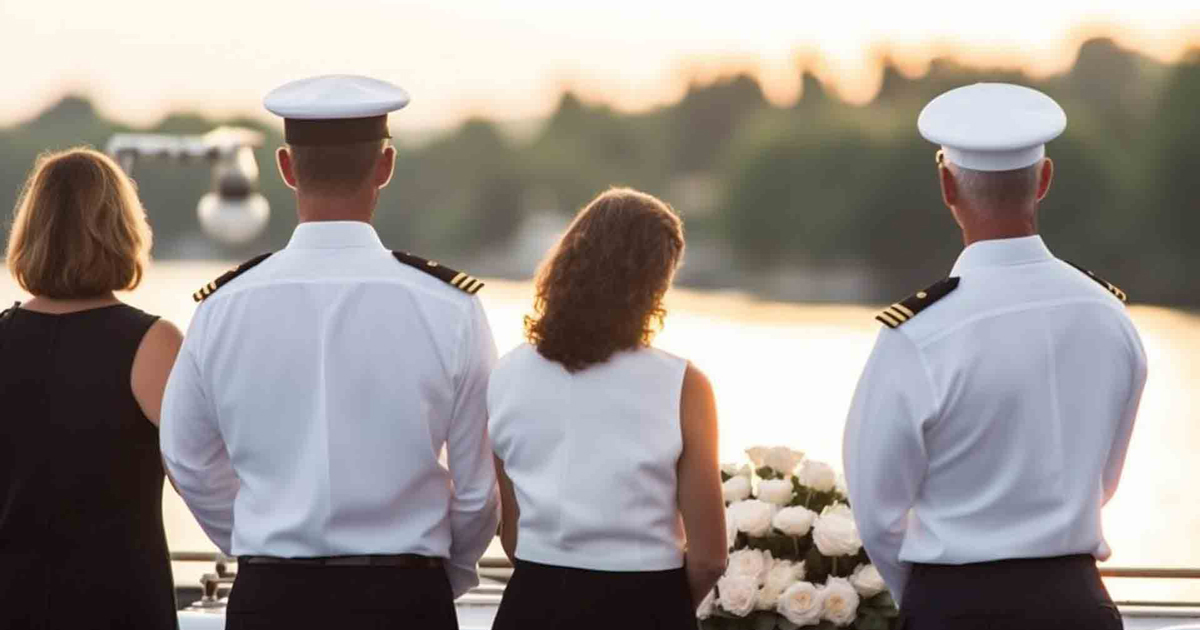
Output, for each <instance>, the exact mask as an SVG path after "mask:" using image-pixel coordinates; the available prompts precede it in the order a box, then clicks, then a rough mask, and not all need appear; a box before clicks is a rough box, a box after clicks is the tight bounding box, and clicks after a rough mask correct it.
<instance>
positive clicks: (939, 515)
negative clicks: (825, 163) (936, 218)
mask: <svg viewBox="0 0 1200 630" xmlns="http://www.w3.org/2000/svg"><path fill="white" fill-rule="evenodd" d="M918 126H919V128H920V131H921V133H922V135H923V136H924V137H925V138H926V139H928V140H930V141H932V142H934V143H936V144H940V145H941V150H940V151H939V152H938V155H937V163H938V166H937V168H938V173H939V177H940V181H941V188H942V193H943V196H944V198H945V203H946V205H947V206H948V207H949V208H950V210H951V213H952V214H953V215H954V218H955V219H956V220H957V222H958V224H959V226H960V227H961V228H962V233H963V240H964V242H965V244H966V248H965V249H964V250H963V252H962V254H961V255H960V256H959V258H958V261H957V262H956V263H955V264H954V268H953V269H952V270H951V271H950V275H949V277H948V278H947V279H945V280H943V281H941V282H938V283H936V284H934V285H933V286H931V287H929V288H927V289H925V290H923V291H920V292H918V293H916V294H914V295H913V296H911V297H909V298H907V299H905V300H902V301H901V302H898V303H896V304H894V305H892V306H891V307H888V308H887V309H886V310H884V311H883V312H882V313H880V314H879V316H878V319H879V321H880V322H882V323H883V324H884V326H883V327H882V329H881V331H880V334H879V338H878V341H877V342H876V345H875V349H874V351H873V352H872V353H871V356H870V359H869V360H868V363H867V366H866V369H865V370H864V372H863V375H862V379H861V381H860V382H859V385H858V389H857V391H856V392H855V395H854V400H853V404H852V407H851V410H850V414H849V419H848V421H847V424H846V433H845V442H844V453H843V456H844V464H845V470H846V480H847V485H848V487H849V490H850V498H851V501H852V505H853V507H854V513H855V517H856V520H857V522H858V527H859V531H860V532H861V534H862V538H863V542H864V545H865V547H866V550H867V553H868V555H869V556H870V557H871V560H872V561H873V562H874V563H875V564H876V565H877V566H878V568H879V570H880V573H882V575H883V577H884V579H885V580H886V582H887V584H888V587H889V588H890V589H891V591H892V593H893V595H894V596H895V597H896V599H897V600H899V601H901V616H902V619H903V623H904V624H905V625H904V627H905V628H908V629H909V630H926V629H932V628H955V629H957V630H963V629H972V628H983V627H987V628H1022V629H1033V628H1090V629H1097V628H1120V627H1121V618H1120V616H1119V614H1118V613H1117V611H1116V608H1115V607H1114V606H1113V605H1112V601H1111V600H1110V599H1109V597H1108V594H1107V592H1106V591H1105V589H1104V586H1103V584H1102V583H1101V581H1100V578H1099V576H1098V574H1097V570H1096V560H1104V559H1106V558H1108V556H1109V554H1110V551H1109V548H1108V545H1107V544H1106V543H1105V540H1104V536H1103V533H1102V532H1101V519H1100V509H1101V507H1102V506H1104V504H1105V503H1106V502H1107V501H1108V500H1109V499H1111V498H1112V496H1113V493H1114V492H1116V489H1117V482H1118V480H1119V479H1120V476H1121V468H1122V465H1123V464H1124V461H1125V453H1126V450H1127V448H1128V446H1129V439H1130V434H1131V432H1132V430H1133V423H1134V418H1135V416H1136V415H1137V409H1138V403H1139V401H1140V399H1141V395H1142V388H1143V386H1144V385H1145V382H1146V356H1145V353H1144V351H1143V348H1142V343H1141V341H1140V339H1139V337H1138V333H1137V330H1136V329H1135V328H1134V326H1133V323H1132V321H1130V318H1129V315H1128V314H1127V313H1126V311H1125V305H1124V304H1123V302H1124V301H1125V294H1124V293H1123V292H1122V291H1121V290H1120V289H1118V288H1116V287H1115V286H1114V285H1112V284H1110V283H1108V282H1107V281H1104V280H1102V279H1100V278H1099V276H1096V275H1094V274H1091V273H1090V272H1087V271H1084V270H1081V269H1080V268H1077V267H1075V266H1073V265H1072V264H1069V263H1067V262H1065V261H1062V260H1059V259H1057V258H1055V257H1054V255H1053V254H1052V253H1051V251H1050V249H1048V248H1047V246H1046V244H1045V243H1044V242H1043V241H1042V239H1041V237H1039V236H1038V234H1037V209H1038V204H1039V202H1040V201H1041V200H1042V198H1043V197H1044V196H1045V195H1046V193H1047V191H1048V189H1049V187H1050V180H1051V176H1052V175H1053V172H1054V169H1053V165H1052V163H1051V161H1050V159H1049V158H1047V157H1045V146H1044V145H1045V143H1046V142H1049V141H1050V140H1052V139H1053V138H1054V137H1056V136H1058V135H1059V134H1060V133H1061V132H1062V131H1063V129H1064V128H1065V126H1066V115H1065V114H1064V112H1063V111H1062V109H1061V108H1060V107H1059V106H1058V104H1057V103H1055V102H1054V101H1053V100H1052V99H1050V98H1049V97H1048V96H1046V95H1044V94H1042V93H1040V92H1037V91H1035V90H1032V89H1029V88H1025V87H1021V86H1015V85H1007V84H977V85H972V86H967V87H962V88H959V89H956V90H952V91H950V92H947V93H946V94H943V95H941V96H940V97H938V98H937V99H935V100H934V101H932V102H931V103H929V105H928V106H927V107H926V108H925V110H924V111H923V112H922V113H921V116H920V121H919V125H918Z"/></svg>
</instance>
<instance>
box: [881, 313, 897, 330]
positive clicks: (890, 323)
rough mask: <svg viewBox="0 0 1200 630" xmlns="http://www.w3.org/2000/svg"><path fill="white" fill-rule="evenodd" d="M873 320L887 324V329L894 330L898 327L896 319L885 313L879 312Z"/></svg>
mask: <svg viewBox="0 0 1200 630" xmlns="http://www.w3.org/2000/svg"><path fill="white" fill-rule="evenodd" d="M875 319H878V320H879V321H881V322H883V323H885V324H887V325H888V327H889V328H895V327H897V326H899V325H900V322H898V321H896V318H895V317H892V315H891V314H890V313H888V312H887V311H881V312H880V313H879V314H878V315H876V316H875Z"/></svg>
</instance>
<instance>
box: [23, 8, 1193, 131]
mask: <svg viewBox="0 0 1200 630" xmlns="http://www.w3.org/2000/svg"><path fill="white" fill-rule="evenodd" d="M1098 32H1099V33H1104V34H1108V35H1112V36H1115V37H1116V39H1117V40H1118V42H1120V43H1122V44H1123V45H1126V46H1131V47H1135V48H1137V49H1139V50H1142V51H1143V52H1146V53H1147V54H1150V55H1153V56H1155V57H1157V58H1160V59H1164V60H1171V59H1175V58H1177V57H1178V56H1179V55H1180V54H1182V53H1183V52H1184V50H1186V48H1187V45H1188V43H1189V42H1192V43H1194V44H1200V1H1197V0H1177V1H1174V2H1169V1H1161V0H1143V1H1139V2H1131V1H1123V2H1115V1H1106V0H1091V1H1086V0H1085V1H1075V0H1037V1H1027V0H1002V1H1000V2H995V3H987V2H978V1H977V0H948V1H947V0H939V1H937V2H924V1H916V0H887V1H886V2H855V1H853V0H843V1H841V2H833V3H831V2H828V1H827V0H822V1H820V2H807V1H805V0H782V1H779V2H755V1H753V0H742V1H741V2H727V1H725V2H704V1H702V0H688V1H682V0H680V1H675V0H607V1H606V2H603V3H598V2H589V3H579V2H573V1H571V0H554V1H546V2H532V1H524V2H523V1H519V0H515V1H510V2H500V1H495V2H483V1H465V0H459V1H446V2H408V1H401V0H337V1H331V0H292V1H290V2H280V1H276V0H270V1H267V0H201V1H199V2H177V1H175V0H109V1H96V0H71V1H68V0H0V60H3V61H0V79H2V83H0V84H2V85H3V86H4V87H3V89H2V90H0V125H7V124H12V123H15V122H19V121H21V120H23V119H26V118H28V117H30V116H33V115H35V114H36V113H37V112H38V111H40V110H41V109H42V108H44V107H45V106H46V105H47V104H49V103H51V102H53V101H54V100H56V99H57V98H58V97H60V96H61V95H62V94H64V93H65V92H68V91H75V92H83V93H86V94H90V95H92V96H93V97H94V98H95V99H96V101H97V104H98V105H99V107H100V108H101V110H102V112H103V113H105V114H106V115H109V116H112V117H115V118H118V119H121V120H125V121H128V122H132V123H136V124H149V123H152V122H154V121H155V120H157V119H158V118H160V117H161V116H162V115H163V114H164V113H166V112H168V111H171V110H180V109H186V110H199V111H203V112H206V113H211V114H217V115H222V114H230V113H247V114H251V115H255V116H262V115H265V114H264V113H263V112H262V109H261V104H260V103H261V98H262V95H263V94H264V93H265V92H266V91H268V90H269V89H270V88H272V87H274V86H276V85H278V84H280V83H283V82H285V81H288V80H291V79H295V78H300V77H304V76H307V75H312V74H323V73H331V72H351V73H359V74H370V75H374V76H377V77H380V78H384V79H387V80H390V81H393V82H395V83H397V84H399V85H401V86H403V87H405V88H406V89H408V90H409V92H411V93H412V95H413V103H412V105H410V106H409V108H408V109H406V110H405V111H404V112H403V113H401V114H400V115H398V116H397V117H396V118H394V119H393V120H394V122H395V123H397V126H398V127H400V128H406V127H407V128H429V127H437V126H442V125H447V124H452V123H454V122H456V121H459V120H461V119H462V118H464V117H465V116H469V115H472V114H483V115H488V116H491V117H495V118H502V119H516V120H520V119H527V118H532V117H536V116H539V115H542V114H544V113H546V112H547V110H548V109H549V108H550V107H552V106H553V105H554V103H555V102H556V101H557V98H558V95H559V94H560V93H561V92H562V90H563V89H564V88H573V89H576V90H577V91H579V92H580V93H582V94H583V95H584V97H585V98H587V99H589V100H601V101H605V102H608V103H612V104H614V105H617V106H619V107H621V108H624V109H642V108H646V107H649V106H653V105H656V104H661V103H665V102H669V101H671V100H673V99H675V98H678V97H679V95H680V94H681V93H682V91H683V90H684V89H685V88H686V84H687V81H688V78H689V77H698V78H711V77H713V76H716V75H717V74H720V73H724V72H729V71H731V70H735V69H748V70H752V71H754V72H756V73H757V74H758V75H759V76H760V78H761V79H762V81H763V83H764V85H765V86H766V89H767V92H768V96H769V97H770V98H772V99H773V100H775V101H776V102H780V103H786V102H788V101H790V100H794V99H795V98H796V97H797V95H798V90H799V86H798V81H797V76H798V73H797V72H796V68H797V67H798V66H803V67H809V68H811V69H814V70H815V71H817V72H818V75H819V76H822V77H823V78H824V79H826V80H829V81H833V82H835V83H836V84H837V86H838V89H839V90H840V91H841V92H842V94H843V96H844V97H846V98H848V99H849V100H852V101H865V100H867V99H869V98H870V97H871V96H872V95H873V93H874V90H875V88H876V87H877V80H878V73H877V64H876V62H875V59H877V56H878V52H879V51H881V50H888V51H890V52H891V53H892V55H893V56H895V57H897V58H898V60H899V61H900V62H901V64H902V69H903V70H904V71H906V72H910V73H920V72H921V71H923V69H924V67H925V66H926V64H927V63H928V61H929V59H930V58H932V57H935V56H938V55H941V54H945V53H948V52H953V53H954V54H956V55H957V56H959V57H961V58H964V59H965V60H967V61H968V62H972V63H980V64H987V65H1004V66H1009V67H1022V68H1025V69H1028V70H1031V71H1034V72H1038V73H1048V72H1055V71H1061V70H1063V69H1065V68H1066V67H1068V66H1069V65H1070V64H1071V62H1072V61H1073V59H1074V53H1075V51H1076V49H1077V46H1078V43H1079V41H1081V40H1082V39H1083V38H1084V37H1085V36H1087V35H1090V34H1094V33H1098ZM816 59H823V60H824V61H823V62H822V63H821V64H819V65H818V63H817V62H816V61H815V60H816Z"/></svg>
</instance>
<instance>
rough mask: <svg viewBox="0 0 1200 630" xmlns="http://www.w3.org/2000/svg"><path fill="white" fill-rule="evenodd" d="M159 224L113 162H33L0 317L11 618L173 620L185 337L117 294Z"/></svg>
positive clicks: (2, 592)
mask: <svg viewBox="0 0 1200 630" xmlns="http://www.w3.org/2000/svg"><path fill="white" fill-rule="evenodd" d="M149 249H150V228H149V226H148V225H147V224H146V217H145V212H144V210H143V209H142V206H141V203H140V202H139V201H138V198H137V192H136V190H135V189H134V185H133V182H132V181H130V179H129V178H128V177H127V176H126V175H125V174H124V173H123V172H122V171H121V169H120V168H119V167H118V166H117V165H116V164H115V163H114V162H113V161H112V160H111V159H109V158H108V157H106V156H105V155H103V154H101V153H98V152H96V151H93V150H91V149H85V148H76V149H70V150H67V151H63V152H59V153H49V154H46V155H43V156H41V157H40V158H38V160H37V163H36V165H35V166H34V169H33V172H32V174H31V175H30V176H29V179H28V181H27V182H26V184H25V188H24V190H23V191H22V193H21V196H20V199H19V201H18V203H17V206H16V210H15V213H14V217H13V224H12V231H11V233H10V235H9V241H8V251H7V256H6V261H7V266H8V270H9V272H10V273H11V274H12V275H13V276H14V277H15V278H16V280H17V282H18V284H20V285H21V287H22V288H23V289H25V290H26V291H27V292H29V293H30V294H31V295H32V296H33V298H32V299H30V300H29V301H28V302H25V303H24V304H20V303H18V304H16V305H14V306H13V307H12V308H9V309H8V310H5V311H4V312H3V313H2V314H0V409H2V410H3V421H0V567H3V571H0V602H3V605H0V626H3V627H6V628H9V627H13V628H25V627H38V628H154V629H157V628H164V629H166V628H175V627H176V625H177V623H176V614H175V599H174V587H173V582H172V577H171V566H170V560H169V556H168V552H167V543H166V536H165V534H164V532H163V522H162V492H163V477H164V473H163V466H162V460H161V456H160V454H159V450H158V414H159V407H160V405H161V403H162V394H163V388H164V387H165V386H166V381H167V376H168V374H169V373H170V370H171V366H172V364H173V363H174V360H175V354H176V352H177V351H178V349H179V344H180V342H181V341H182V336H181V335H180V333H179V330H178V329H176V328H175V327H174V326H173V325H171V323H170V322H167V321H165V320H161V319H159V318H158V317H156V316H154V315H149V314H147V313H144V312H142V311H140V310H138V309H136V308H134V307H132V306H129V305H127V304H124V303H123V302H121V301H120V300H118V299H117V298H116V296H115V295H114V292H115V291H127V290H131V289H133V288H135V287H137V285H138V283H139V282H140V281H141V279H142V274H143V271H144V269H145V266H146V263H147V256H148V252H149Z"/></svg>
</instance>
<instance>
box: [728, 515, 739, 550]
mask: <svg viewBox="0 0 1200 630" xmlns="http://www.w3.org/2000/svg"><path fill="white" fill-rule="evenodd" d="M737 533H738V528H737V521H736V520H734V518H733V512H731V511H730V510H729V509H728V508H726V509H725V538H726V540H727V541H728V543H729V544H728V545H727V546H728V548H729V549H733V543H734V542H736V541H737Z"/></svg>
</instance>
